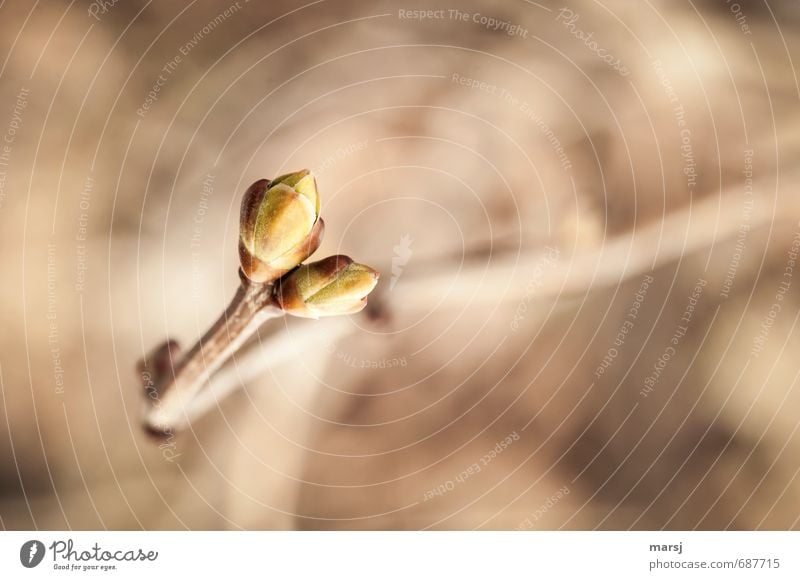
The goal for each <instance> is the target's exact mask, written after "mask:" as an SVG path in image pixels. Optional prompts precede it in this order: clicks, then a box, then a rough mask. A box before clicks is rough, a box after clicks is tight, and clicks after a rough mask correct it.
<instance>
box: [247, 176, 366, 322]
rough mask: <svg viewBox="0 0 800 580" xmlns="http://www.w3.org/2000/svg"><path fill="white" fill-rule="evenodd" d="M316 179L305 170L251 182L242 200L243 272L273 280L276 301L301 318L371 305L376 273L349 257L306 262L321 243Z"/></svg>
mask: <svg viewBox="0 0 800 580" xmlns="http://www.w3.org/2000/svg"><path fill="white" fill-rule="evenodd" d="M319 210H320V200H319V192H318V191H317V182H316V180H315V179H314V176H313V175H312V174H311V172H310V171H308V170H307V169H304V170H303V171H298V172H296V173H289V174H287V175H282V176H280V177H276V178H275V179H272V180H267V179H261V180H259V181H256V182H255V183H254V184H253V185H251V186H250V187H249V188H248V190H247V192H246V193H245V195H244V199H243V200H242V213H241V223H240V237H239V259H240V263H241V269H242V273H243V274H244V276H246V277H247V279H248V280H249V281H250V282H253V283H256V284H274V289H273V295H274V298H275V302H276V303H277V304H278V306H279V307H280V308H281V309H283V310H284V311H285V312H286V313H288V314H291V315H293V316H300V317H303V318H319V317H321V316H336V315H340V314H353V313H355V312H358V311H360V310H362V309H363V308H364V306H366V304H367V295H368V294H369V293H370V292H371V291H372V289H373V288H375V285H376V284H377V283H378V276H379V275H378V272H376V271H375V270H373V269H372V268H369V267H368V266H364V265H362V264H357V263H355V262H354V261H353V260H352V259H350V258H349V257H348V256H342V255H337V256H330V257H328V258H325V259H324V260H320V261H319V262H312V263H310V264H303V262H304V261H305V260H306V259H307V258H308V257H309V256H311V255H312V254H313V253H314V252H315V251H316V250H317V248H318V247H319V245H320V243H321V242H322V234H323V232H324V229H325V226H324V223H323V221H322V218H321V217H319Z"/></svg>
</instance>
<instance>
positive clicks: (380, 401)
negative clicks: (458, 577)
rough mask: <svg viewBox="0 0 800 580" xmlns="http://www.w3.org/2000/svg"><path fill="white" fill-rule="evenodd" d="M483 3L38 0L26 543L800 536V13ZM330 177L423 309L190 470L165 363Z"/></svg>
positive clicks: (288, 372)
mask: <svg viewBox="0 0 800 580" xmlns="http://www.w3.org/2000/svg"><path fill="white" fill-rule="evenodd" d="M419 10H423V11H428V10H430V11H433V12H430V13H427V14H425V16H426V18H424V19H420V18H419V16H420V15H419V14H418V13H416V12H415V11H419ZM452 10H453V9H452V7H451V6H450V5H442V6H438V5H431V4H430V3H423V2H416V3H414V2H409V3H404V2H401V3H394V2H391V3H390V2H345V1H332V0H323V1H318V2H311V3H308V4H303V3H299V2H297V3H295V2H270V3H256V2H249V3H248V2H245V1H244V0H240V1H238V2H233V3H228V2H220V1H215V2H209V1H195V2H190V3H155V2H143V1H139V0H118V1H117V2H115V3H112V2H105V3H102V2H99V1H98V2H94V3H89V2H86V1H85V0H79V1H77V2H73V3H66V2H48V3H36V4H31V3H28V2H22V1H15V0H11V1H7V2H4V3H3V4H2V6H0V27H1V28H2V34H0V45H2V47H1V49H0V62H1V63H2V64H0V78H1V79H2V83H1V84H0V138H1V139H3V142H2V143H0V172H2V173H0V220H2V222H0V248H2V249H0V259H1V260H2V280H3V283H2V284H1V285H0V293H1V294H0V328H2V332H0V390H1V392H2V398H0V404H1V405H2V410H3V411H2V413H0V423H2V425H0V523H1V524H2V526H3V527H4V528H6V529H20V528H23V529H24V528H75V529H81V528H101V529H102V528H109V529H119V528H122V529H140V528H145V529H152V528H169V529H184V528H192V529H220V528H231V529H239V528H248V529H251V528H259V529H261V528H268V529H275V528H277V529H295V528H301V529H307V528H323V529H352V528H357V529H365V528H366V529H384V528H388V529H398V528H399V529H419V528H435V529H445V528H450V529H452V528H455V529H473V528H501V529H558V528H566V529H594V528H602V529H628V528H635V529H642V528H645V529H653V528H656V529H657V528H669V529H693V528H700V529H724V528H732V529H753V528H758V529H788V528H797V527H798V521H800V520H799V518H800V482H798V480H797V476H798V472H800V454H798V449H799V446H800V437H798V434H797V426H798V414H797V409H798V404H800V392H798V388H797V379H798V372H800V367H798V364H797V361H798V356H797V351H798V349H800V335H798V329H797V321H798V309H797V305H798V297H799V296H800V280H798V279H797V266H796V265H795V263H794V260H795V259H796V257H797V256H796V255H795V254H796V252H797V250H798V248H800V242H798V240H800V237H797V236H798V235H800V234H799V233H800V202H799V201H798V200H797V185H798V183H800V180H798V174H797V170H796V162H797V159H798V158H800V137H798V135H799V134H800V133H799V132H798V130H797V128H798V126H800V119H799V118H798V114H799V113H800V109H799V108H798V98H799V97H800V87H799V85H798V77H797V71H796V68H795V65H796V63H797V62H798V61H799V60H800V52H799V51H798V48H799V47H800V9H798V7H797V3H796V2H789V1H786V2H777V1H770V2H764V1H761V2H759V1H749V0H748V1H740V2H738V3H737V4H733V3H727V2H724V1H719V2H712V1H710V0H708V1H702V2H694V3H675V2H641V3H640V2H630V1H623V0H620V1H603V2H588V1H587V2H570V3H569V4H567V5H563V4H555V3H549V2H541V3H535V2H528V1H523V0H514V1H507V2H503V3H496V2H488V1H486V0H484V1H468V2H459V8H458V13H456V12H453V11H452ZM302 167H309V168H311V169H313V170H314V171H315V172H316V174H317V178H318V182H319V186H320V188H321V192H322V195H323V216H324V217H325V220H326V222H327V224H328V229H327V234H326V240H325V242H324V244H323V247H322V249H321V250H320V252H319V255H320V256H323V255H325V254H330V253H334V252H343V253H347V254H350V255H353V256H356V257H357V258H358V259H359V260H360V261H362V262H364V263H367V264H370V265H373V266H375V267H376V268H378V269H379V270H380V271H381V272H382V273H383V278H382V283H381V286H380V287H379V290H378V291H379V298H378V299H379V300H380V302H381V304H383V305H385V307H386V310H387V312H388V319H387V321H385V322H384V323H382V324H379V325H376V324H373V323H371V322H370V321H369V320H368V319H367V318H366V317H365V316H363V315H359V316H354V317H352V318H351V319H349V320H347V321H345V322H344V324H345V327H346V330H347V331H346V332H344V333H340V332H339V330H337V331H336V332H337V333H338V334H336V333H334V324H333V323H332V324H329V322H330V321H322V322H320V323H318V334H319V338H320V339H321V342H318V343H315V344H313V345H312V346H305V347H304V345H302V344H294V343H293V342H292V341H293V340H295V337H294V336H293V335H294V334H296V333H295V332H294V331H295V330H296V329H300V328H301V326H302V325H303V324H304V323H303V322H299V323H296V322H295V321H288V322H287V324H286V327H284V326H283V324H278V325H277V326H276V325H273V326H272V327H270V328H267V329H265V330H264V333H263V334H264V336H265V337H267V336H272V337H273V338H274V337H275V336H276V335H282V336H283V338H282V339H281V340H284V341H288V344H290V345H291V346H293V349H292V350H293V354H292V355H291V356H290V357H288V358H287V359H286V360H284V361H283V362H282V363H280V364H276V365H272V366H270V367H269V368H265V369H263V370H262V371H261V372H260V373H258V376H257V377H256V378H254V379H248V380H244V381H242V382H244V383H245V384H244V385H243V387H244V388H242V389H240V390H238V391H237V392H236V393H235V394H233V395H232V396H231V397H229V398H227V399H226V400H224V401H222V402H221V403H220V404H219V406H218V408H216V409H215V410H214V411H213V412H211V413H209V414H208V415H207V416H205V417H203V418H202V419H200V420H198V421H197V422H195V423H194V425H193V428H192V430H191V431H188V432H184V433H181V434H180V435H178V436H177V437H176V438H175V439H174V441H172V442H171V443H170V446H169V447H162V448H159V446H158V444H157V443H153V442H152V441H150V440H149V439H147V438H146V437H145V436H144V435H143V433H141V430H140V428H139V421H140V416H141V409H142V405H143V404H144V401H143V397H142V393H141V387H140V385H139V382H138V377H137V376H136V372H135V363H136V361H137V360H138V359H139V358H140V357H141V356H142V355H143V354H144V353H145V352H147V351H149V350H150V349H151V348H153V347H154V346H155V345H156V344H158V343H159V342H160V341H162V340H164V339H165V338H166V337H168V336H172V337H175V338H177V339H179V340H180V341H181V342H182V343H184V344H190V343H191V342H193V341H194V340H195V339H196V338H197V336H198V335H199V334H200V333H201V332H202V331H203V330H204V329H205V328H206V327H207V326H208V325H209V324H210V323H211V322H212V321H213V320H214V319H215V318H216V317H217V316H218V315H219V313H220V312H221V311H222V310H223V308H224V307H225V305H226V304H227V301H228V300H229V299H230V297H231V296H232V294H233V292H234V291H235V288H236V284H237V274H236V268H237V262H236V260H237V256H236V238H237V227H238V223H237V222H238V205H239V202H240V196H241V193H242V192H243V191H244V189H245V188H246V187H247V185H249V184H250V183H251V182H252V181H254V180H256V179H258V178H261V177H271V176H274V175H277V174H279V173H281V172H285V171H290V170H296V169H299V168H302ZM306 324H307V323H306ZM335 328H337V329H341V326H336V327H335Z"/></svg>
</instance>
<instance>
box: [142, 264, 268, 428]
mask: <svg viewBox="0 0 800 580" xmlns="http://www.w3.org/2000/svg"><path fill="white" fill-rule="evenodd" d="M240 278H241V281H242V282H241V285H240V286H239V288H238V290H237V291H236V295H235V296H234V297H233V300H232V301H231V303H230V305H229V306H228V308H226V309H225V312H223V313H222V316H220V317H219V319H217V321H216V322H215V323H214V324H213V325H212V326H211V328H209V329H208V331H207V332H206V333H205V334H204V335H203V337H202V338H201V339H200V340H198V341H197V343H196V344H195V345H194V346H193V347H192V348H191V350H189V351H188V352H187V353H186V354H185V355H183V357H182V358H181V359H180V360H179V361H178V362H177V363H174V364H173V367H172V368H173V369H174V370H173V372H171V373H165V375H164V376H161V377H157V379H156V380H157V381H158V383H159V384H157V385H155V392H156V396H155V397H152V396H151V399H152V400H151V404H150V405H149V407H148V408H147V410H146V412H145V417H144V427H145V429H147V430H148V431H150V432H151V433H153V434H157V435H161V434H168V433H171V432H172V431H173V430H176V429H180V428H181V427H185V426H186V425H187V424H188V422H189V421H188V419H189V417H188V414H187V410H188V408H189V407H190V406H191V403H192V400H193V399H194V398H195V397H196V396H197V394H198V393H199V392H200V391H201V390H202V389H203V387H204V386H205V385H206V383H207V382H208V380H209V378H210V377H211V376H212V375H213V374H214V373H215V372H216V371H217V370H218V369H219V368H220V367H221V366H222V365H223V364H224V363H225V361H227V360H228V359H229V358H230V357H231V355H232V354H233V353H235V352H236V351H237V350H238V349H239V348H240V347H241V346H242V345H243V344H244V343H245V342H246V341H247V339H249V338H250V337H251V336H252V335H253V334H254V333H255V332H256V331H257V330H258V329H259V327H260V326H261V325H262V324H263V323H264V322H265V321H267V320H269V319H270V318H277V317H280V316H283V311H282V310H281V309H280V308H278V307H277V305H276V303H275V300H274V298H273V295H272V290H273V287H272V284H258V283H254V282H251V281H250V280H248V279H247V277H245V276H244V275H242V274H241V272H240Z"/></svg>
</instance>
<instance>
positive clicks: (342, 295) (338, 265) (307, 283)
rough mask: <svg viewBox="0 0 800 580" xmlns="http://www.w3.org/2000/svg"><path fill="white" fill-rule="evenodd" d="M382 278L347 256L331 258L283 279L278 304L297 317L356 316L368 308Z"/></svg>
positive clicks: (277, 299) (278, 293) (300, 269)
mask: <svg viewBox="0 0 800 580" xmlns="http://www.w3.org/2000/svg"><path fill="white" fill-rule="evenodd" d="M379 277H380V274H378V272H376V271H375V270H373V269H372V268H370V267H369V266H364V265H362V264H356V263H355V262H353V260H352V259H350V258H349V257H347V256H331V257H329V258H325V259H324V260H320V261H319V262H313V263H311V264H304V265H302V266H300V267H298V268H297V269H296V270H294V271H293V272H291V273H290V274H288V275H287V276H284V277H283V278H281V280H279V281H278V283H277V284H276V286H275V300H276V301H277V303H278V304H279V305H280V307H281V308H282V309H283V310H284V311H285V312H287V313H288V314H291V315H293V316H300V317H303V318H319V317H321V316H337V315H340V314H354V313H356V312H359V311H361V310H362V309H363V308H364V307H365V306H366V305H367V295H368V294H369V293H370V292H372V290H373V288H375V285H376V284H377V283H378V278H379Z"/></svg>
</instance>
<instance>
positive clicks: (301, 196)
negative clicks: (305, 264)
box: [239, 169, 324, 283]
mask: <svg viewBox="0 0 800 580" xmlns="http://www.w3.org/2000/svg"><path fill="white" fill-rule="evenodd" d="M319 208H320V201H319V192H318V191H317V182H316V180H315V179H314V176H313V175H312V174H311V172H310V171H309V170H307V169H304V170H303V171H298V172H295V173H289V174H286V175H282V176H280V177H276V178H275V179H273V180H272V181H269V180H266V179H260V180H259V181H256V182H255V183H254V184H253V185H251V186H250V187H249V188H248V189H247V191H246V192H245V194H244V198H243V199H242V212H241V221H240V227H239V258H240V262H241V266H242V272H244V275H245V276H247V278H248V279H250V280H251V281H253V282H259V283H264V282H271V281H273V280H276V279H278V278H280V277H281V276H282V275H283V274H285V273H286V272H288V271H290V270H291V269H292V268H294V267H295V266H297V265H298V264H300V263H301V262H302V261H303V260H305V259H306V258H308V257H309V256H310V255H311V254H313V253H314V252H315V251H316V249H317V248H318V247H319V244H320V242H321V241H322V233H323V229H324V224H323V222H322V220H321V219H320V217H319Z"/></svg>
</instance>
